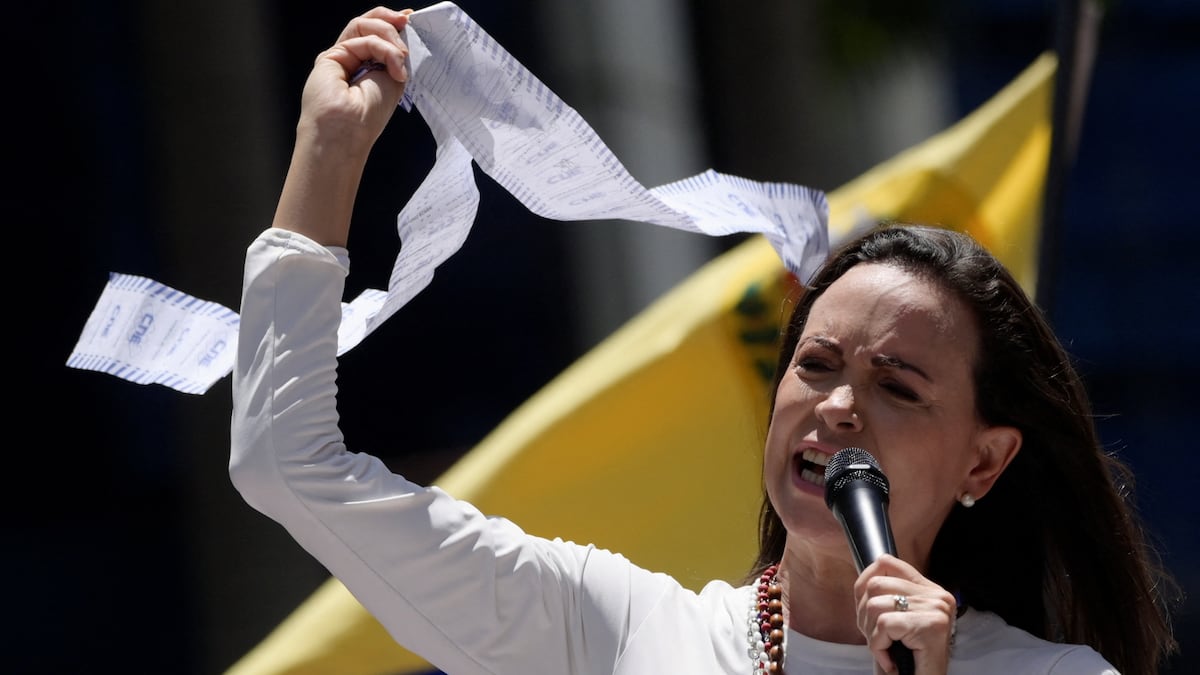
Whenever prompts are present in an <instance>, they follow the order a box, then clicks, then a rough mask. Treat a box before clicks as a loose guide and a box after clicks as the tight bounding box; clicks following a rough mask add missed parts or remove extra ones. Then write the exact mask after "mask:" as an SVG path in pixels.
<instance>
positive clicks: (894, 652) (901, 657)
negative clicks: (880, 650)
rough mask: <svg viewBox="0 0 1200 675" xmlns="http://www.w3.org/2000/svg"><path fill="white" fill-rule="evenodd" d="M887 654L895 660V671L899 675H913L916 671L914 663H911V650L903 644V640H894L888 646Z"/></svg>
mask: <svg viewBox="0 0 1200 675" xmlns="http://www.w3.org/2000/svg"><path fill="white" fill-rule="evenodd" d="M888 656H890V657H892V660H893V661H895V662H896V671H897V672H899V673H900V675H913V673H915V672H916V668H917V667H916V665H915V664H914V663H913V653H912V650H911V649H909V648H908V647H906V646H905V645H904V643H903V642H900V641H899V640H896V641H895V642H893V643H892V646H891V647H888Z"/></svg>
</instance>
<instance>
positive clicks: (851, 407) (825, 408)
mask: <svg viewBox="0 0 1200 675" xmlns="http://www.w3.org/2000/svg"><path fill="white" fill-rule="evenodd" d="M816 413H817V419H819V420H821V422H823V423H824V424H825V426H827V427H829V428H830V429H839V430H842V431H860V430H861V429H862V418H861V417H859V415H858V410H857V406H856V405H855V402H854V388H853V387H851V386H850V385H849V384H843V385H840V386H837V387H834V389H833V390H832V391H830V392H829V395H828V396H826V397H825V399H824V400H822V401H820V402H819V403H817V407H816Z"/></svg>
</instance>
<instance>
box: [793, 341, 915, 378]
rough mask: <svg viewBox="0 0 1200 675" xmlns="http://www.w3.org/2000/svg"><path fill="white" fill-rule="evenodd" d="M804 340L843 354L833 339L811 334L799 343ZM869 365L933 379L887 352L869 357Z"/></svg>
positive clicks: (840, 347) (840, 354)
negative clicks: (904, 371) (905, 371)
mask: <svg viewBox="0 0 1200 675" xmlns="http://www.w3.org/2000/svg"><path fill="white" fill-rule="evenodd" d="M805 342H815V343H816V344H818V345H820V346H822V347H824V348H825V349H829V350H831V351H833V352H836V353H837V354H838V356H844V355H845V354H844V353H843V351H842V346H841V345H839V344H838V343H836V342H834V341H833V340H830V339H829V338H827V337H823V336H820V335H813V336H810V337H807V338H804V339H803V340H801V341H800V344H804V343H805ZM871 365H872V366H875V367H876V368H895V369H897V370H907V371H909V372H913V373H916V374H917V375H919V376H921V377H922V378H923V379H925V380H926V381H928V382H932V381H933V378H931V377H929V373H926V372H925V371H924V370H922V369H921V368H919V367H917V366H916V365H914V364H912V363H909V362H908V361H905V360H904V359H902V358H900V357H898V356H891V355H888V354H879V355H877V356H872V357H871Z"/></svg>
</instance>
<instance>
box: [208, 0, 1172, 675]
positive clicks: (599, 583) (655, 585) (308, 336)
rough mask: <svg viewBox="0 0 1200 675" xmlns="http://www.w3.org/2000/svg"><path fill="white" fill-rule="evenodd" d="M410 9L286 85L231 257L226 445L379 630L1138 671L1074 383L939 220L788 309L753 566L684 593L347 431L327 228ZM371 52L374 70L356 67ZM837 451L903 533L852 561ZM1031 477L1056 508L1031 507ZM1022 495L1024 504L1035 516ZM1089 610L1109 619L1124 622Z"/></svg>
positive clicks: (341, 242)
mask: <svg viewBox="0 0 1200 675" xmlns="http://www.w3.org/2000/svg"><path fill="white" fill-rule="evenodd" d="M406 21H407V13H406V12H395V11H392V10H389V9H385V8H376V9H373V10H371V11H370V12H368V13H366V14H364V15H363V16H361V17H359V18H357V19H355V20H353V21H351V23H350V24H349V25H348V26H347V27H346V28H345V30H344V31H343V32H342V34H341V36H340V37H339V39H338V41H337V42H336V44H335V45H334V46H333V47H332V48H330V49H328V50H326V51H325V52H323V53H322V54H321V55H320V56H319V57H318V58H317V60H316V63H315V64H314V66H313V69H312V72H311V73H310V75H309V78H308V80H307V82H306V84H305V87H304V92H303V98H302V112H301V116H300V120H299V123H298V125H297V133H296V144H295V149H294V152H293V156H292V162H291V165H290V167H289V170H288V176H287V179H286V181H285V183H284V187H283V191H282V194H281V196H280V201H279V205H278V209H277V211H276V214H275V219H274V221H273V223H272V227H271V228H270V229H268V230H267V231H265V232H263V233H262V234H261V235H260V236H259V237H258V238H257V239H256V240H255V241H254V243H253V244H251V246H250V248H249V250H248V252H247V258H246V271H245V278H244V288H243V298H242V314H241V327H240V335H239V346H238V356H237V363H236V366H235V370H234V377H233V380H234V387H233V395H234V411H233V419H232V454H231V460H230V473H231V477H232V479H233V481H234V483H235V485H236V486H237V488H238V489H239V491H241V493H242V494H243V496H244V497H245V499H246V500H247V501H248V502H249V503H250V504H251V505H252V506H254V507H255V508H257V509H259V510H260V511H262V512H263V513H265V514H267V515H268V516H270V517H272V518H274V519H275V520H277V521H278V522H280V523H281V524H283V525H284V526H285V527H286V528H287V529H288V531H289V532H290V533H291V534H292V535H293V536H294V537H295V539H296V540H297V541H298V542H299V543H300V544H301V545H303V546H304V547H305V548H306V549H307V550H308V551H309V552H310V553H312V554H313V555H314V556H315V557H317V558H318V559H319V560H320V561H321V562H322V563H323V564H324V565H326V567H328V568H329V570H330V571H331V572H332V573H333V574H334V575H335V576H337V577H338V578H339V579H341V580H342V582H343V583H345V585H346V586H347V588H349V589H350V591H351V592H352V593H354V595H355V596H356V597H357V598H358V599H359V601H360V602H362V603H363V605H364V606H365V607H366V608H367V609H369V610H370V611H371V612H372V613H373V614H374V615H375V616H376V618H378V619H379V621H380V622H381V623H382V625H383V626H384V627H385V628H387V629H388V630H389V632H390V633H391V634H392V635H393V637H395V639H396V640H397V641H398V642H400V643H401V644H403V645H405V646H406V647H407V648H409V649H411V650H412V651H414V652H416V653H418V654H420V655H422V656H423V657H424V658H426V659H428V660H429V661H430V662H431V663H433V664H434V665H436V666H438V667H439V668H441V669H443V670H444V671H446V672H448V673H451V674H452V675H463V674H470V673H614V674H616V673H651V672H672V673H689V674H701V675H703V674H707V673H713V674H732V673H757V672H782V671H784V670H786V671H787V672H789V673H791V674H792V675H800V674H802V673H868V672H871V671H872V670H892V669H894V667H895V664H894V663H893V661H892V660H891V657H890V656H889V651H888V648H889V647H890V646H891V645H892V644H893V643H894V642H899V643H901V644H903V645H904V646H905V647H907V648H908V649H909V650H911V652H912V654H913V657H914V663H915V667H916V671H915V672H917V673H922V674H925V673H946V672H961V673H968V672H969V673H1001V672H1004V673H1008V672H1022V673H1026V672H1045V673H1059V674H1074V673H1089V674H1092V673H1111V672H1115V670H1114V668H1113V666H1114V665H1115V666H1117V667H1119V668H1120V669H1122V670H1124V671H1125V672H1127V673H1140V672H1152V671H1153V668H1154V664H1155V663H1156V661H1157V659H1158V658H1159V656H1160V653H1162V652H1163V651H1165V650H1167V649H1168V648H1169V647H1170V645H1171V638H1170V633H1169V629H1168V627H1167V625H1166V623H1165V619H1164V618H1163V616H1164V615H1163V614H1161V613H1159V611H1158V608H1157V606H1156V604H1155V603H1156V596H1155V591H1156V589H1157V586H1155V585H1154V582H1155V580H1156V577H1155V574H1157V572H1156V571H1155V570H1154V568H1153V567H1152V566H1151V565H1150V564H1149V563H1148V562H1147V560H1146V558H1145V556H1144V553H1143V551H1142V549H1141V548H1140V538H1139V534H1138V533H1137V531H1136V529H1135V527H1134V524H1133V522H1132V518H1131V516H1130V515H1129V512H1128V510H1127V507H1126V506H1125V505H1124V504H1123V502H1122V501H1121V499H1120V497H1119V495H1117V494H1116V492H1115V491H1114V489H1113V483H1112V482H1111V481H1110V480H1109V479H1108V478H1107V475H1106V474H1105V469H1106V468H1107V467H1106V466H1105V465H1104V461H1105V460H1104V459H1103V457H1102V455H1100V454H1099V453H1098V451H1097V447H1096V444H1095V435H1094V432H1093V431H1092V429H1091V427H1090V420H1089V419H1088V417H1087V414H1086V413H1087V408H1086V401H1085V400H1084V398H1083V396H1082V392H1081V390H1080V389H1079V385H1078V382H1077V380H1076V378H1075V377H1074V376H1073V375H1072V374H1071V370H1070V368H1069V365H1068V364H1067V363H1066V361H1065V359H1064V357H1063V354H1062V352H1061V350H1060V348H1059V347H1058V345H1057V343H1056V342H1055V340H1054V338H1053V336H1052V335H1051V334H1050V333H1049V331H1048V330H1046V327H1045V324H1044V322H1042V320H1041V319H1040V318H1039V317H1038V316H1037V313H1036V311H1034V310H1033V308H1032V307H1031V306H1030V305H1029V303H1028V301H1027V300H1026V299H1025V298H1024V296H1023V295H1022V294H1021V292H1020V290H1019V288H1018V287H1017V286H1016V285H1015V284H1014V283H1012V281H1011V279H1010V278H1009V277H1008V276H1007V274H1005V273H1004V272H1003V270H1002V269H1001V268H1000V267H999V266H998V265H997V264H996V263H995V261H994V260H993V259H992V258H991V257H990V256H989V255H987V254H986V253H985V252H984V251H982V250H981V249H979V248H978V247H975V246H974V245H973V244H971V243H970V242H969V240H966V239H965V238H963V237H960V236H957V235H952V234H949V233H946V232H944V231H940V230H931V229H924V228H897V229H891V230H886V231H882V232H881V233H878V234H873V235H870V236H869V237H868V238H866V239H863V240H861V241H859V242H857V243H856V244H854V245H853V246H852V247H851V248H850V249H848V250H847V251H845V252H843V253H841V254H840V255H838V256H836V257H835V258H834V259H833V260H832V261H831V262H830V263H829V265H828V266H827V267H826V268H825V269H824V271H823V272H822V273H821V274H820V275H819V277H818V278H817V280H816V284H815V286H814V289H813V290H812V291H811V292H809V293H807V294H806V295H805V296H804V298H803V299H802V300H801V302H800V304H799V306H798V307H797V309H796V311H795V315H794V318H793V320H792V322H791V326H790V328H789V333H788V336H787V344H786V345H785V347H784V351H783V352H782V355H781V366H782V367H781V368H780V374H779V382H778V387H777V391H776V396H775V400H774V403H773V410H772V417H771V423H770V427H769V433H768V438H767V442H766V448H765V454H764V467H763V477H764V485H765V488H766V500H765V506H764V515H763V520H762V524H763V532H762V534H763V548H762V552H761V553H760V556H759V564H758V565H757V569H756V581H755V582H754V583H750V584H745V585H741V586H734V585H731V584H729V583H726V582H724V581H713V582H711V583H709V584H708V585H707V586H705V588H704V589H703V590H702V591H701V592H700V593H694V592H692V591H690V590H687V589H685V588H683V587H681V586H680V585H679V584H678V583H677V582H675V581H674V580H673V579H671V578H669V577H667V576H665V575H662V574H655V573H652V572H649V571H646V570H643V569H640V568H637V567H636V566H634V565H632V564H631V563H630V562H629V561H628V560H626V559H624V558H623V557H621V556H620V555H618V554H615V553H610V552H608V551H603V550H599V549H596V548H594V547H592V546H584V545H577V544H574V543H569V542H563V541H561V540H554V541H549V540H545V539H540V538H536V537H531V536H528V535H526V534H525V533H523V532H522V531H521V530H520V529H518V528H517V526H516V525H514V524H512V523H509V522H507V521H504V520H502V519H490V518H486V517H485V516H484V515H483V514H481V513H479V512H478V511H477V510H476V509H474V508H473V507H472V506H470V505H469V504H466V503H463V502H460V501H457V500H455V499H453V498H452V497H450V496H449V495H447V494H445V493H444V492H442V491H441V490H439V489H437V488H425V487H421V486H418V485H414V484H412V483H411V482H409V481H407V480H405V479H404V478H403V477H401V476H398V475H395V474H393V473H391V472H390V471H389V470H388V469H387V468H386V466H384V464H383V463H382V462H380V461H379V460H378V459H376V458H374V457H371V456H369V455H365V454H358V453H353V452H350V451H349V450H347V448H346V446H345V443H344V441H343V438H342V435H341V432H340V430H339V429H338V425H337V423H338V416H337V410H336V366H337V361H336V350H337V328H338V324H339V321H340V319H341V311H340V301H341V297H342V292H343V289H344V281H345V275H346V274H347V270H348V264H349V260H348V253H347V252H346V250H345V248H344V247H345V245H346V242H347V236H348V232H349V225H350V215H351V212H352V210H353V204H354V198H355V193H356V191H357V189H358V183H359V180H360V178H361V175H362V171H363V168H364V166H365V163H366V160H367V156H368V154H369V152H370V149H371V147H372V145H373V144H374V142H375V140H376V139H377V138H378V136H379V134H380V133H382V130H383V128H384V126H385V125H386V124H387V121H388V120H389V119H390V116H391V114H392V112H393V111H394V109H395V107H396V104H397V102H398V101H399V99H400V96H401V94H402V92H403V87H404V83H405V82H406V79H407V72H406V71H405V68H404V58H405V55H406V51H407V49H406V47H405V45H404V43H403V42H402V40H401V38H400V34H399V31H400V30H401V29H403V27H404V26H405V25H406ZM368 64H380V66H379V68H377V69H368V70H367V71H366V75H365V77H363V78H362V79H358V78H357V77H356V74H359V73H361V72H363V69H364V66H366V65H368ZM963 275H965V276H963ZM1006 378H1007V379H1006ZM1026 406H1027V407H1028V408H1036V409H1031V410H1027V409H1026ZM849 445H855V446H859V447H865V448H870V449H871V451H872V452H873V453H874V454H875V455H876V456H877V457H878V459H879V460H880V463H881V465H882V467H883V469H884V470H885V471H886V473H887V475H888V476H889V479H890V481H891V485H892V488H891V495H892V497H891V518H892V524H893V530H894V532H895V534H896V541H897V546H898V552H899V556H898V557H892V556H885V557H883V558H882V559H880V560H878V561H876V562H875V563H873V564H871V565H870V566H868V567H867V568H866V569H865V570H863V571H862V573H861V574H860V573H858V571H857V570H856V568H855V566H854V563H853V560H852V559H851V556H850V552H849V549H848V547H847V545H846V541H845V537H844V534H843V533H842V531H841V529H840V527H839V526H838V525H837V523H836V521H835V520H834V518H833V516H832V515H831V513H830V512H829V510H828V509H827V508H826V507H825V504H824V501H823V487H822V485H821V476H822V465H823V464H824V463H825V462H827V461H828V459H829V457H830V456H831V455H832V454H834V453H835V452H836V451H837V450H838V449H840V448H842V447H846V446H849ZM1076 471H1079V472H1081V473H1079V474H1077V473H1075V472H1076ZM1063 476H1070V477H1071V481H1069V482H1070V484H1069V485H1060V481H1061V482H1068V481H1065V480H1064V479H1063V478H1062V477H1063ZM1078 476H1083V478H1082V479H1081V478H1079V477H1078ZM1026 486H1030V488H1029V489H1030V492H1027V493H1023V492H1022V491H1023V490H1025V487H1026ZM1043 486H1045V487H1047V489H1048V490H1049V489H1051V488H1053V489H1058V490H1061V491H1062V492H1063V494H1055V495H1052V497H1053V498H1054V499H1055V500H1056V501H1061V502H1063V504H1061V505H1059V506H1060V507H1061V508H1064V509H1067V508H1068V507H1074V509H1075V510H1074V511H1066V512H1065V513H1055V514H1042V513H1040V511H1039V512H1035V511H1034V510H1033V508H1032V507H1031V506H1028V504H1029V503H1030V502H1034V501H1037V500H1039V499H1041V498H1043V497H1044V495H1041V494H1039V491H1040V489H1041V488H1042V487H1043ZM972 503H975V504H977V505H975V506H974V507H973V508H972V509H970V510H968V509H966V506H968V505H969V504H972ZM957 504H961V505H957ZM1085 504H1086V505H1087V509H1086V510H1085V509H1083V506H1084V505H1085ZM1096 505H1099V506H1096ZM1093 509H1096V510H1097V511H1096V512H1093ZM1030 514H1033V515H1037V516H1039V517H1041V516H1043V515H1045V518H1046V519H1045V522H1044V523H1041V525H1042V526H1041V527H1036V526H1035V525H1037V523H1034V522H1031V521H1030V520H1029V516H1030ZM1064 524H1065V525H1068V526H1069V527H1064ZM1014 525H1015V526H1014ZM1077 526H1078V527H1079V530H1080V531H1078V532H1067V531H1066V530H1070V529H1071V528H1072V527H1077ZM1096 531H1100V532H1102V533H1103V535H1102V536H1101V535H1095V532H1096ZM1059 537H1062V539H1059ZM994 540H998V541H996V543H992V542H993V541H994ZM1117 558H1123V559H1122V560H1116V559H1117ZM1089 565H1092V566H1094V569H1093V568H1089V567H1088V566H1089ZM1118 573H1119V574H1120V576H1105V575H1117V574H1118ZM1067 574H1069V575H1070V577H1069V581H1067V580H1064V579H1063V578H1062V576H1063V575H1067ZM1104 579H1117V580H1119V581H1116V582H1113V583H1110V584H1105V582H1104ZM1043 592H1044V593H1045V599H1043ZM760 596H761V598H760ZM960 598H961V602H960ZM760 603H761V607H760ZM764 611H765V612H766V614H765V615H764V616H762V617H760V613H762V612H764ZM1106 611H1113V612H1115V613H1118V614H1121V613H1123V617H1124V619H1125V621H1126V623H1125V624H1124V625H1121V626H1119V628H1121V629H1122V631H1123V632H1122V634H1121V636H1120V637H1123V638H1124V639H1125V641H1124V642H1122V641H1121V640H1118V639H1117V636H1116V628H1117V627H1118V626H1116V622H1115V621H1114V620H1113V619H1111V618H1110V617H1108V616H1106V615H1105V612H1106ZM1118 618H1120V617H1118ZM772 622H774V624H772ZM764 624H765V625H764ZM1135 629H1140V632H1137V631H1135ZM776 630H777V631H779V632H777V633H773V631H776ZM784 636H786V637H784ZM772 640H774V642H775V643H779V644H774V645H772V644H771V641H772ZM1063 640H1066V641H1072V642H1077V643H1078V644H1066V643H1063ZM772 647H775V648H772Z"/></svg>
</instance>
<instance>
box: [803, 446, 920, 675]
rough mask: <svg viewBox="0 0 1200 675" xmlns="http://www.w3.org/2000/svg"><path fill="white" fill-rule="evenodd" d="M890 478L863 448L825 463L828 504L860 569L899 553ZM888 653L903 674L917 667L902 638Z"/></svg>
mask: <svg viewBox="0 0 1200 675" xmlns="http://www.w3.org/2000/svg"><path fill="white" fill-rule="evenodd" d="M888 490H889V487H888V479H887V476H885V475H883V470H882V469H880V468H879V462H877V461H876V460H875V458H874V457H872V456H871V453H869V452H867V451H866V450H863V449H862V448H843V449H841V450H838V451H837V452H835V453H834V454H833V457H830V458H829V463H828V464H827V465H826V466H825V505H826V506H828V507H829V509H830V510H831V511H833V515H834V517H835V518H837V519H838V522H839V523H841V524H842V529H843V530H845V532H846V539H848V540H849V542H850V552H851V553H852V554H853V555H854V565H855V567H856V568H857V569H858V571H859V572H862V571H863V569H865V568H866V567H867V565H870V564H871V563H873V562H875V561H876V560H877V559H879V557H880V556H882V555H883V554H885V553H887V554H890V555H894V556H895V555H897V553H896V540H895V538H894V537H893V536H892V525H891V521H890V520H888ZM888 654H889V655H890V656H891V657H892V661H895V662H896V667H897V669H899V671H900V674H901V675H911V674H912V672H913V669H914V665H913V653H912V650H911V649H909V648H908V647H906V646H905V645H904V643H902V642H900V641H899V640H897V641H895V642H893V643H892V646H890V647H888Z"/></svg>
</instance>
